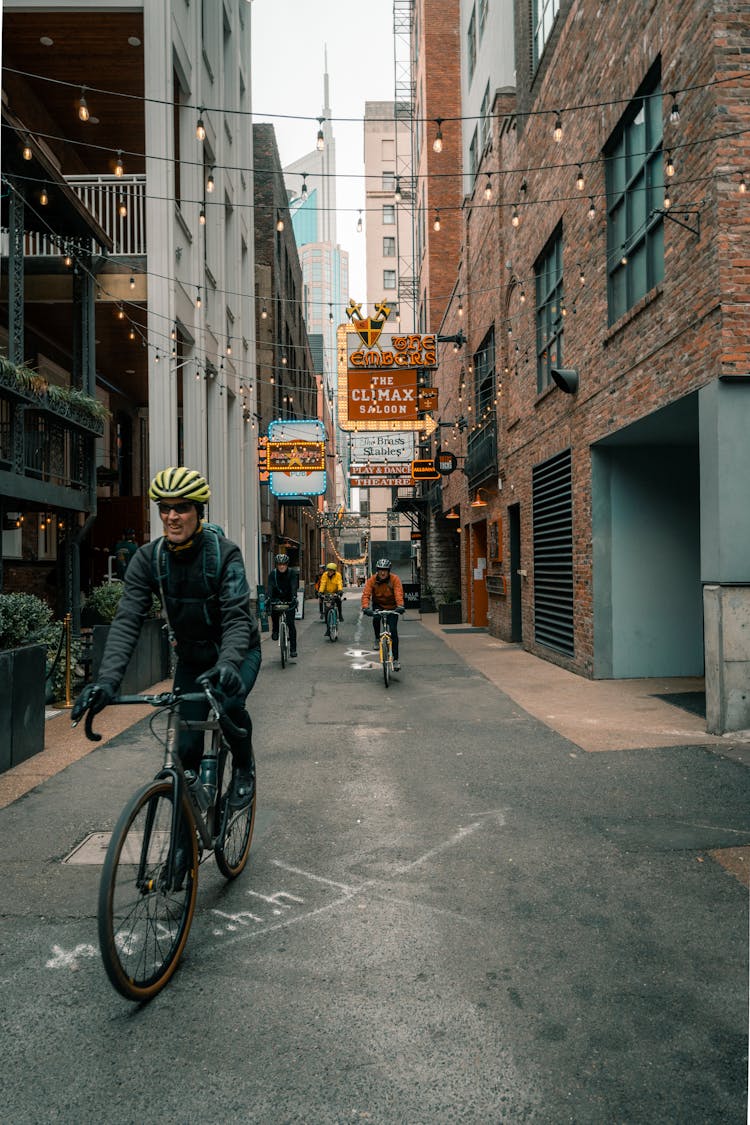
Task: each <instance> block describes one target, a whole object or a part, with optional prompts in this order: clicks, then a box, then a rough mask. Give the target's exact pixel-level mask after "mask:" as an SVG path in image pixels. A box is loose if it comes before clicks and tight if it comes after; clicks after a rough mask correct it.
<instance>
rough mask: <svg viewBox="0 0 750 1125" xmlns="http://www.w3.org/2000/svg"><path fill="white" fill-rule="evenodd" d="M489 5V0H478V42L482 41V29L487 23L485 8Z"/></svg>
mask: <svg viewBox="0 0 750 1125" xmlns="http://www.w3.org/2000/svg"><path fill="white" fill-rule="evenodd" d="M488 7H489V0H479V42H480V43H481V42H482V36H483V35H484V29H485V26H486V24H487V9H488Z"/></svg>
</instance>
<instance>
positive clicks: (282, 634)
mask: <svg viewBox="0 0 750 1125" xmlns="http://www.w3.org/2000/svg"><path fill="white" fill-rule="evenodd" d="M279 651H280V652H281V667H282V668H286V662H287V660H288V659H289V639H288V636H287V625H286V622H283V623H282V624H281V625H280V626H279Z"/></svg>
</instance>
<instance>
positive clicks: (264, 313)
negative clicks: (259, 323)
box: [260, 301, 268, 320]
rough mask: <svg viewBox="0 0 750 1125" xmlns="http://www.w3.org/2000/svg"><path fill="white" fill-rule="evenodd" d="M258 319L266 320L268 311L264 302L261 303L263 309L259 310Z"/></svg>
mask: <svg viewBox="0 0 750 1125" xmlns="http://www.w3.org/2000/svg"><path fill="white" fill-rule="evenodd" d="M260 319H261V320H268V309H267V308H266V305H265V301H264V302H263V308H262V309H261V310H260Z"/></svg>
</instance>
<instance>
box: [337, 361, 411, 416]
mask: <svg viewBox="0 0 750 1125" xmlns="http://www.w3.org/2000/svg"><path fill="white" fill-rule="evenodd" d="M348 390H349V403H348V405H349V420H350V421H352V420H354V421H356V420H357V419H359V418H361V419H363V420H367V421H369V422H375V421H378V420H381V419H382V421H384V422H393V421H403V422H406V421H413V420H416V417H417V373H416V371H395V370H394V371H391V372H388V373H387V374H386V373H385V372H375V371H350V372H349V380H348Z"/></svg>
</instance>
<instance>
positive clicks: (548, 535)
mask: <svg viewBox="0 0 750 1125" xmlns="http://www.w3.org/2000/svg"><path fill="white" fill-rule="evenodd" d="M532 481H533V520H534V637H535V639H536V641H537V642H538V644H540V645H546V646H547V647H548V648H553V649H555V650H556V651H557V652H562V653H564V654H565V655H566V656H573V487H572V477H571V460H570V450H569V449H566V450H565V451H564V452H563V453H558V454H557V456H556V457H551V458H550V460H549V461H544V462H543V463H542V464H541V465H537V466H536V467H535V468H534V470H533V474H532Z"/></svg>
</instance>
